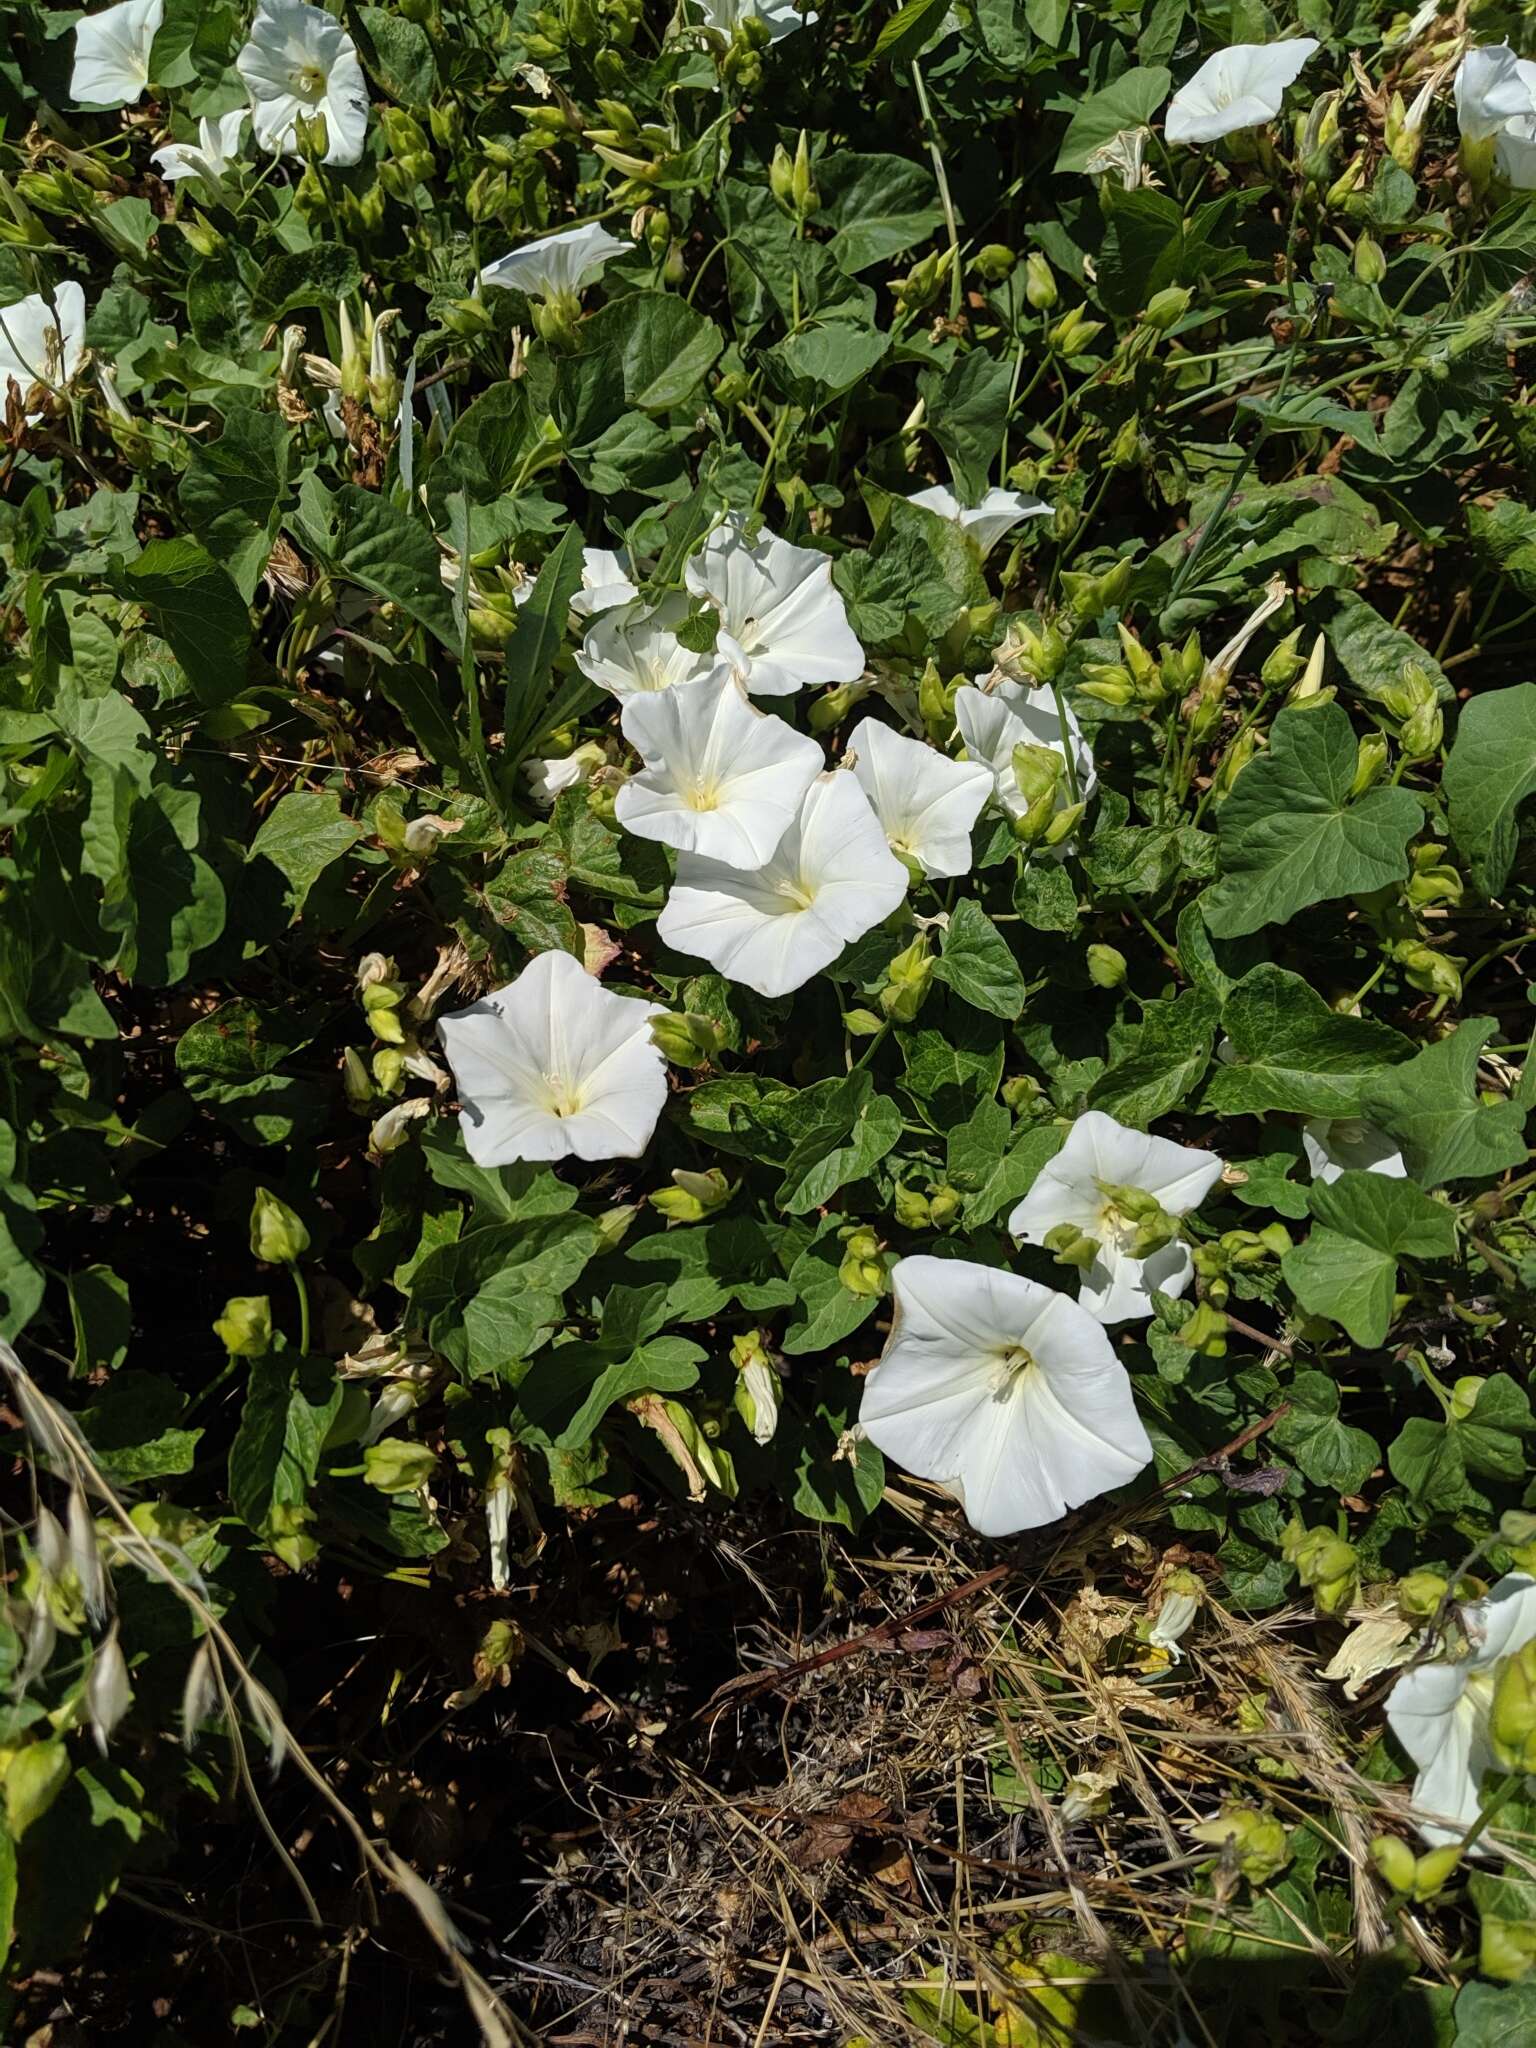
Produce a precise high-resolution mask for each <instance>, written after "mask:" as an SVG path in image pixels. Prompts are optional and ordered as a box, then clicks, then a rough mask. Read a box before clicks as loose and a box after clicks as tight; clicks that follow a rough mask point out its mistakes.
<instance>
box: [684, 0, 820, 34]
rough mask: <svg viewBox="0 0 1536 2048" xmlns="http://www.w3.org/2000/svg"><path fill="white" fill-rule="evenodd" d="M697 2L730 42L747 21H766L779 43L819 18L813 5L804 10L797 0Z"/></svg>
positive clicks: (708, 23)
mask: <svg viewBox="0 0 1536 2048" xmlns="http://www.w3.org/2000/svg"><path fill="white" fill-rule="evenodd" d="M695 4H696V5H697V7H698V10H699V12H700V14H701V15H703V17H704V21H705V25H706V26H707V27H709V28H712V29H713V30H714V31H715V33H716V34H717V35H720V36H723V37H724V38H725V39H726V41H727V42H729V41H730V39H731V37H732V36H733V35H734V34H735V33H736V31H737V29H738V28H740V27H741V25H742V24H743V23H744V22H748V21H761V22H766V23H767V26H768V40H769V42H770V43H777V42H779V41H781V40H782V38H783V37H785V36H788V35H793V34H794V32H795V30H796V29H797V28H808V27H809V26H810V24H811V23H812V22H813V21H814V20H815V19H816V15H815V13H814V12H813V11H812V10H811V9H809V8H807V9H806V10H805V11H804V12H802V11H801V9H800V8H798V7H797V6H796V5H795V4H794V0H695Z"/></svg>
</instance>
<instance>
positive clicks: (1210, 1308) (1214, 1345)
mask: <svg viewBox="0 0 1536 2048" xmlns="http://www.w3.org/2000/svg"><path fill="white" fill-rule="evenodd" d="M1175 1336H1176V1339H1177V1341H1178V1342H1179V1343H1180V1344H1182V1345H1183V1346H1184V1347H1185V1349H1186V1350H1188V1351H1193V1352H1194V1353H1195V1354H1196V1356H1197V1357H1200V1358H1225V1357H1226V1355H1227V1319H1226V1317H1225V1316H1224V1315H1223V1314H1222V1312H1221V1310H1220V1309H1219V1308H1217V1307H1216V1305H1215V1303H1214V1302H1210V1301H1201V1302H1197V1303H1196V1304H1195V1310H1194V1313H1193V1315H1190V1316H1187V1317H1186V1318H1185V1320H1184V1322H1183V1323H1182V1324H1181V1325H1180V1327H1179V1329H1178V1330H1177V1331H1176V1332H1175Z"/></svg>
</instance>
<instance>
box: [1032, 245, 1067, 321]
mask: <svg viewBox="0 0 1536 2048" xmlns="http://www.w3.org/2000/svg"><path fill="white" fill-rule="evenodd" d="M1024 296H1025V298H1026V299H1028V301H1029V303H1030V304H1031V305H1032V306H1033V307H1034V309H1035V311H1036V312H1037V313H1049V312H1050V310H1051V308H1052V307H1053V306H1054V305H1055V304H1056V301H1057V300H1058V299H1059V298H1060V296H1061V294H1060V293H1059V292H1058V291H1057V289H1056V278H1055V275H1054V273H1053V272H1052V270H1051V266H1050V264H1049V263H1047V262H1046V260H1045V258H1044V257H1043V256H1042V255H1041V254H1040V251H1039V250H1038V249H1031V250H1030V252H1029V254H1028V255H1027V256H1026V257H1025V259H1024Z"/></svg>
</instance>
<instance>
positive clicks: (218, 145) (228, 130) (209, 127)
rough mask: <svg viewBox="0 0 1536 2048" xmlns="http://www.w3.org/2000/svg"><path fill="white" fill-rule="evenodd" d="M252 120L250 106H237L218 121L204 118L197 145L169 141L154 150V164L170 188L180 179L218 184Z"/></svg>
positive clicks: (201, 122)
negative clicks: (245, 128)
mask: <svg viewBox="0 0 1536 2048" xmlns="http://www.w3.org/2000/svg"><path fill="white" fill-rule="evenodd" d="M249 118H250V109H249V108H248V107H236V108H235V109H234V111H233V112H232V113H228V114H220V115H219V117H218V119H217V120H216V121H210V120H209V119H208V118H207V116H206V115H205V116H204V117H203V119H202V120H201V121H199V123H198V124H197V140H196V142H168V143H167V144H166V145H165V147H164V149H157V150H156V151H155V153H154V156H153V157H152V158H151V162H153V164H154V165H155V168H156V169H157V170H158V171H159V173H160V175H161V177H162V178H164V179H165V181H166V183H167V184H168V185H174V184H175V183H176V181H177V179H178V178H206V179H207V180H208V182H209V184H211V185H213V184H217V183H218V181H219V179H220V178H222V177H223V175H224V173H225V172H226V171H227V170H228V169H229V167H230V165H231V164H232V163H233V162H234V161H235V159H236V158H237V157H238V156H239V154H240V131H241V129H242V128H243V127H244V126H245V124H246V122H247V121H248V120H249Z"/></svg>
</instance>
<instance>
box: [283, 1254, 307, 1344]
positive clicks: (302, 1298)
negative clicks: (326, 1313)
mask: <svg viewBox="0 0 1536 2048" xmlns="http://www.w3.org/2000/svg"><path fill="white" fill-rule="evenodd" d="M288 1270H289V1272H290V1273H291V1274H292V1275H293V1285H294V1291H295V1292H296V1293H297V1295H298V1297H299V1350H300V1352H301V1353H302V1354H303V1355H304V1357H305V1358H308V1356H309V1289H308V1288H307V1287H306V1286H305V1284H304V1275H303V1274H302V1273H301V1272H300V1271H299V1269H298V1267H297V1266H290V1267H289V1268H288Z"/></svg>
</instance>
